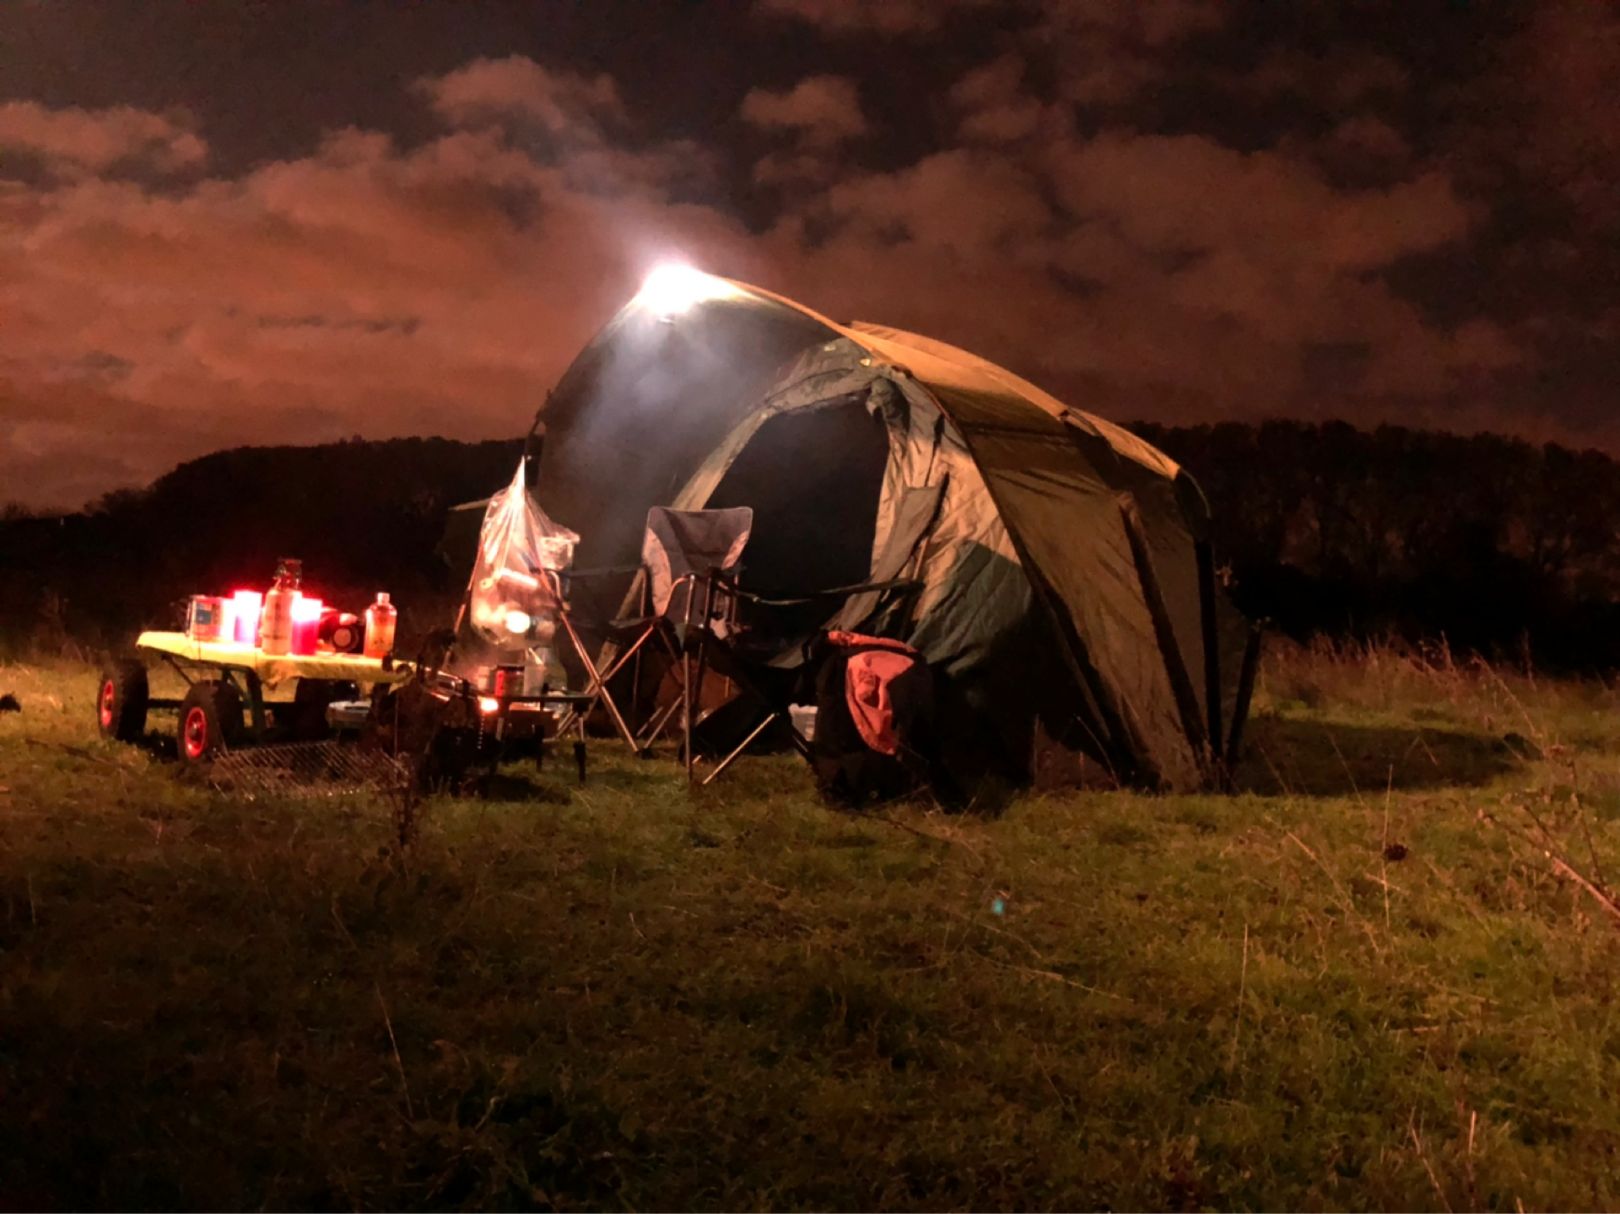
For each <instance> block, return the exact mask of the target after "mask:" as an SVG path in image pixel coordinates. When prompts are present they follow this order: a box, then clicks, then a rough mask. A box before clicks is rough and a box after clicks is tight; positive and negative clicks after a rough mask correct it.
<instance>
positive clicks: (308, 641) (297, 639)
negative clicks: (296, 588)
mask: <svg viewBox="0 0 1620 1214" xmlns="http://www.w3.org/2000/svg"><path fill="white" fill-rule="evenodd" d="M324 607H325V604H324V603H322V602H321V600H320V599H312V598H306V597H305V596H304V595H302V594H300V595H298V596H297V597H296V598H294V599H293V603H292V652H293V653H301V654H310V653H314V652H315V639H316V637H317V636H318V635H319V633H320V630H321V610H322V609H323V608H324Z"/></svg>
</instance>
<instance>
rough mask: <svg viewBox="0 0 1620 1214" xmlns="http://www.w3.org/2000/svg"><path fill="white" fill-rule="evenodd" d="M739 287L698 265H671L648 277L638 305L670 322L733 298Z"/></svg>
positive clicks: (662, 267)
mask: <svg viewBox="0 0 1620 1214" xmlns="http://www.w3.org/2000/svg"><path fill="white" fill-rule="evenodd" d="M736 295H737V288H736V287H734V286H732V285H731V284H730V283H729V282H727V281H726V280H725V279H723V278H716V277H715V276H714V275H713V274H705V273H704V272H703V271H702V270H699V269H697V268H696V267H695V266H689V265H683V264H681V263H679V262H668V263H665V264H664V265H661V266H657V267H655V268H654V269H653V272H652V273H651V274H649V275H647V278H646V280H645V281H644V282H643V283H642V284H641V290H640V291H639V292H638V293H637V295H636V302H637V303H639V304H640V305H641V306H642V307H644V308H646V309H647V310H648V311H649V312H651V313H652V314H653V315H654V316H656V317H658V319H659V320H662V321H670V320H673V319H674V318H675V317H677V316H680V315H681V314H682V313H685V312H689V311H691V309H692V308H693V307H695V306H696V305H697V304H700V303H706V302H707V301H709V300H711V299H732V298H735V297H736Z"/></svg>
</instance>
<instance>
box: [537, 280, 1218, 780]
mask: <svg viewBox="0 0 1620 1214" xmlns="http://www.w3.org/2000/svg"><path fill="white" fill-rule="evenodd" d="M667 273H668V274H669V275H671V276H672V277H671V278H669V279H666V280H665V281H663V282H659V281H658V279H657V276H656V275H655V277H654V279H652V280H649V284H648V286H647V287H646V288H644V289H643V291H642V292H641V294H639V295H638V296H637V297H636V298H635V299H633V300H632V301H631V302H630V303H629V304H628V305H626V306H625V308H623V309H622V310H621V311H620V312H619V313H618V314H617V315H616V316H615V317H614V318H613V319H612V320H611V321H610V322H609V323H608V324H607V326H606V327H605V328H604V329H603V330H602V332H601V333H599V334H598V335H597V337H596V338H595V339H594V340H593V341H592V342H591V343H590V344H589V345H588V346H587V347H586V348H585V350H584V351H582V352H581V354H580V355H579V357H578V358H577V359H576V360H575V362H574V363H573V365H572V366H571V367H570V368H569V370H568V371H567V372H566V373H565V375H564V376H563V378H562V379H561V380H560V381H559V383H558V385H557V387H556V389H555V390H554V391H553V392H552V394H551V395H550V397H549V398H548V400H547V402H546V404H545V406H544V408H543V409H542V412H541V420H542V421H543V422H544V425H545V432H546V439H545V445H544V450H543V456H542V462H541V471H540V477H539V484H540V498H541V503H542V505H543V506H544V507H545V509H546V510H547V511H548V512H549V513H550V514H551V515H552V517H554V518H556V519H558V520H559V521H560V522H563V523H566V524H567V525H568V526H570V527H573V528H574V529H575V530H577V531H579V532H580V533H581V535H582V536H583V539H582V542H581V545H580V549H579V556H578V563H579V564H580V565H581V566H598V567H602V566H620V565H628V564H633V563H634V562H635V560H636V555H637V553H638V551H639V547H640V540H641V530H642V522H643V519H644V517H645V515H646V511H647V509H648V507H649V506H652V505H674V506H676V507H680V508H693V509H695V508H699V507H722V506H733V505H748V506H751V507H753V509H754V513H755V522H754V533H753V537H752V539H751V540H750V543H749V549H748V552H747V554H746V558H745V567H746V573H745V583H746V584H748V585H749V586H750V587H751V588H753V589H754V590H756V591H757V592H759V593H763V594H772V593H779V594H783V595H790V594H802V593H805V592H810V591H816V590H823V589H827V588H832V587H840V586H855V585H860V584H863V583H881V582H888V581H890V580H894V579H905V580H907V581H909V582H910V583H912V587H911V588H910V589H907V590H906V591H904V592H901V593H893V592H890V593H881V592H870V591H869V592H865V593H857V594H854V595H852V596H851V597H849V598H847V599H844V600H833V601H832V602H831V603H830V604H828V605H826V606H824V607H823V609H822V613H823V618H820V619H817V620H814V621H811V623H813V624H817V625H823V626H825V625H832V626H838V627H845V628H850V629H854V630H862V631H871V632H881V633H883V634H884V635H889V636H894V637H898V638H900V639H902V640H905V641H908V642H910V643H911V644H913V645H915V646H916V647H917V648H918V649H919V650H920V651H921V652H922V653H923V655H924V656H925V657H926V658H927V659H928V661H929V663H930V665H931V666H932V667H933V669H934V670H935V671H936V673H937V674H938V676H939V680H938V682H939V685H940V687H941V688H942V692H941V703H940V706H939V712H940V715H941V718H942V720H943V721H944V722H945V724H946V725H947V728H946V731H945V732H946V738H947V745H948V747H949V748H950V749H951V751H952V753H953V754H955V755H957V756H958V757H959V758H960V760H961V762H963V763H971V764H974V765H976V766H978V767H980V768H984V767H989V768H995V769H999V770H1000V771H1002V772H1004V773H1006V774H1009V775H1011V776H1013V777H1014V778H1022V779H1042V778H1049V777H1050V774H1051V773H1076V772H1081V773H1083V772H1084V771H1085V770H1087V765H1088V764H1089V765H1090V770H1092V771H1100V772H1102V773H1105V774H1106V775H1108V776H1110V777H1112V778H1113V779H1116V780H1118V781H1120V782H1123V783H1131V784H1135V785H1140V786H1147V787H1159V788H1175V789H1185V788H1195V787H1200V786H1207V785H1209V784H1211V783H1213V782H1215V781H1217V780H1218V779H1219V777H1220V774H1221V762H1220V756H1221V753H1222V744H1221V743H1222V739H1223V738H1225V737H1228V736H1230V734H1231V732H1233V730H1234V726H1236V725H1237V724H1238V718H1239V717H1240V716H1241V713H1242V707H1241V706H1240V705H1238V704H1237V703H1236V700H1237V699H1238V697H1237V695H1236V694H1235V685H1236V683H1237V682H1238V679H1237V677H1236V676H1237V674H1238V671H1237V665H1238V663H1237V661H1236V660H1235V658H1236V656H1237V655H1236V653H1230V654H1229V655H1227V657H1226V658H1225V659H1223V657H1222V655H1221V654H1220V652H1219V650H1220V648H1221V646H1220V644H1219V638H1221V637H1223V636H1225V637H1228V638H1231V637H1232V636H1234V635H1235V634H1236V630H1237V629H1238V628H1240V627H1241V622H1240V621H1238V620H1237V619H1236V617H1235V616H1234V615H1232V613H1231V612H1230V611H1229V610H1228V609H1227V607H1226V606H1225V602H1224V599H1223V598H1222V597H1221V596H1219V595H1218V594H1217V591H1216V587H1215V585H1214V573H1213V564H1212V561H1211V558H1210V553H1209V548H1208V543H1207V530H1208V508H1207V506H1206V503H1205V500H1204V497H1203V495H1202V493H1201V492H1200V490H1199V489H1198V487H1197V485H1196V484H1195V483H1194V482H1193V481H1192V479H1191V478H1190V477H1189V476H1188V475H1187V474H1186V473H1185V472H1184V471H1182V470H1181V469H1180V468H1179V467H1178V466H1177V465H1176V464H1175V463H1174V462H1173V461H1171V460H1170V459H1169V458H1167V457H1166V456H1165V455H1163V454H1162V453H1161V452H1159V451H1157V450H1156V449H1154V448H1153V447H1151V446H1149V445H1148V444H1146V443H1144V442H1142V441H1141V440H1140V439H1137V438H1136V437H1134V436H1133V435H1131V434H1130V433H1128V432H1127V431H1125V430H1122V429H1120V428H1119V427H1117V426H1115V425H1112V424H1111V423H1109V422H1106V421H1104V420H1102V419H1101V418H1098V417H1094V416H1092V415H1090V414H1087V413H1082V412H1080V411H1079V410H1076V409H1072V408H1069V407H1068V406H1066V405H1064V404H1062V403H1061V402H1059V401H1057V400H1055V399H1054V398H1052V397H1051V396H1049V395H1048V394H1047V393H1045V392H1043V391H1042V390H1041V389H1039V388H1037V387H1035V386H1034V385H1033V384H1030V383H1028V382H1027V381H1025V380H1023V379H1020V378H1019V377H1018V376H1016V375H1013V374H1012V373H1010V372H1008V371H1005V370H1003V369H1002V368H1000V367H997V366H995V365H994V364H992V363H989V362H986V361H985V360H983V359H981V358H977V357H975V356H974V355H972V354H968V353H966V352H965V351H962V350H959V349H957V348H955V347H953V346H949V345H946V344H944V343H942V342H937V341H932V340H930V339H928V338H924V337H919V336H917V335H915V334H911V333H906V332H903V331H900V330H897V329H891V328H885V327H882V326H878V325H872V324H864V323H858V322H857V323H852V324H849V325H840V324H836V323H834V322H832V321H830V320H828V319H827V318H825V317H823V316H820V315H818V314H816V313H815V312H812V311H811V310H809V309H808V308H805V307H802V306H801V305H799V304H796V303H793V302H791V301H789V300H787V299H784V298H782V297H780V296H777V295H774V294H772V293H770V292H768V291H764V290H762V289H760V288H758V287H752V286H748V285H746V284H744V283H740V282H733V281H730V280H727V279H720V278H714V277H711V276H709V275H704V274H700V273H699V272H697V271H694V270H675V271H669V272H667ZM616 589H617V590H618V591H620V592H622V585H621V586H620V587H618V588H616Z"/></svg>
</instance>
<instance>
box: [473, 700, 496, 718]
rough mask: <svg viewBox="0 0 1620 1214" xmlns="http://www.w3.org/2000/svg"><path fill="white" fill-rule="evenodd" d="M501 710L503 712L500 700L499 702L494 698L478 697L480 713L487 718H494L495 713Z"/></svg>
mask: <svg viewBox="0 0 1620 1214" xmlns="http://www.w3.org/2000/svg"><path fill="white" fill-rule="evenodd" d="M500 710H501V702H500V701H499V700H497V699H496V698H495V697H494V696H479V697H478V711H479V712H481V713H483V714H484V715H485V716H486V717H488V716H493V715H494V714H495V713H497V712H499V711H500Z"/></svg>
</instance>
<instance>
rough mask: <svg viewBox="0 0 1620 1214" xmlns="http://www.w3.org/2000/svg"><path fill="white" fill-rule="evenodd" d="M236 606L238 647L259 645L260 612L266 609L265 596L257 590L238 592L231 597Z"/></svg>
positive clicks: (235, 619)
mask: <svg viewBox="0 0 1620 1214" xmlns="http://www.w3.org/2000/svg"><path fill="white" fill-rule="evenodd" d="M231 602H232V604H233V605H234V608H235V610H234V620H233V623H234V625H235V637H236V643H237V644H238V645H257V644H258V643H259V612H260V611H262V610H263V609H264V595H263V594H261V593H259V591H257V590H238V591H237V592H236V593H235V594H233V595H231Z"/></svg>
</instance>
